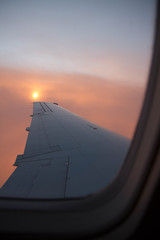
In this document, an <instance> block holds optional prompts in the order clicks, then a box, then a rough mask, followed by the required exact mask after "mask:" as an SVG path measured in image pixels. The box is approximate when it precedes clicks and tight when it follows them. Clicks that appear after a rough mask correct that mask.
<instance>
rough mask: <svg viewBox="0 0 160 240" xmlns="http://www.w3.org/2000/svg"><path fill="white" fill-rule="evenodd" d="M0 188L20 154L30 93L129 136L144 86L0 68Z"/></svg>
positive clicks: (131, 134)
mask: <svg viewBox="0 0 160 240" xmlns="http://www.w3.org/2000/svg"><path fill="white" fill-rule="evenodd" d="M0 79H1V82H0V107H1V138H0V148H1V149H0V159H1V168H0V176H1V177H0V186H1V185H2V184H3V183H4V182H5V181H6V179H7V178H8V176H9V175H10V174H11V173H12V172H13V171H14V169H15V167H13V166H12V165H13V163H14V161H15V159H16V156H17V154H22V153H23V151H24V147H25V142H26V139H27V134H28V133H27V132H25V128H26V127H27V126H29V125H30V121H31V118H30V117H29V114H32V101H33V99H32V94H33V92H34V91H37V92H38V93H39V99H38V100H39V101H48V102H58V103H59V105H60V106H62V107H64V108H67V109H68V110H70V111H72V112H74V113H77V114H78V115H80V116H82V117H84V118H86V119H88V120H90V121H92V122H94V123H97V124H99V125H101V126H103V127H105V128H108V129H111V130H113V131H115V132H118V133H120V134H122V135H124V136H126V137H128V138H131V137H132V136H133V132H134V129H135V126H136V122H137V119H138V116H139V112H140V108H141V104H142V100H143V94H144V88H142V87H140V86H127V85H122V84H117V85H116V84H113V83H111V82H110V81H107V80H105V79H101V78H98V77H94V76H93V77H92V76H87V75H81V74H65V73H50V72H47V71H46V72H38V71H37V72H31V71H28V72H27V71H19V70H11V69H5V68H0Z"/></svg>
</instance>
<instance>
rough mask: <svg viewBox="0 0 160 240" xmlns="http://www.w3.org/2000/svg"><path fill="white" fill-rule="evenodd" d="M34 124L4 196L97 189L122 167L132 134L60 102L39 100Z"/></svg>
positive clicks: (81, 192)
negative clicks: (106, 126)
mask: <svg viewBox="0 0 160 240" xmlns="http://www.w3.org/2000/svg"><path fill="white" fill-rule="evenodd" d="M31 116H32V122H31V126H30V127H29V128H27V130H28V131H29V135H28V139H27V142H26V146H25V150H24V154H23V155H18V156H17V159H16V162H15V164H14V165H15V166H17V168H16V170H15V171H14V172H13V174H12V175H11V176H10V177H9V179H8V180H7V181H6V183H5V184H4V185H3V187H2V188H1V189H0V196H3V197H20V198H45V199H48V198H54V199H57V198H72V197H82V196H85V195H88V194H92V193H94V192H96V191H98V190H100V189H102V188H104V187H105V186H106V185H107V184H108V183H110V182H111V181H112V180H113V178H114V177H115V176H116V174H117V172H118V171H119V169H120V167H121V165H122V163H123V161H124V158H125V156H126V153H127V151H128V147H129V143H130V142H129V140H128V139H127V138H125V137H122V136H120V135H118V134H115V133H113V132H111V131H109V130H106V129H104V128H102V127H99V126H97V125H95V124H93V123H91V122H89V121H87V120H85V119H83V118H81V117H79V116H77V115H75V114H73V113H71V112H69V111H67V110H65V109H63V108H62V107H60V106H58V105H57V104H56V103H47V102H34V103H33V115H31Z"/></svg>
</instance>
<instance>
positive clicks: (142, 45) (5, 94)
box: [0, 0, 155, 186]
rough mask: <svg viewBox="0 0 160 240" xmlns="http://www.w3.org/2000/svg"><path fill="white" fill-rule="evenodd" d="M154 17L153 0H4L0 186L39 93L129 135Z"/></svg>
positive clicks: (0, 8) (0, 16)
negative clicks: (34, 98)
mask: <svg viewBox="0 0 160 240" xmlns="http://www.w3.org/2000/svg"><path fill="white" fill-rule="evenodd" d="M154 20H155V2H154V1H150V0H132V1H131V0H121V1H118V0H114V1H113V0H33V1H32V0H28V1H26V0H14V1H11V0H1V1H0V109H1V120H0V121H1V138H0V148H1V149H0V161H1V163H0V164H1V165H0V166H1V167H0V186H1V185H2V184H3V183H4V181H6V179H7V178H8V176H9V175H10V174H11V173H12V172H13V171H14V169H15V167H13V166H12V165H13V163H14V161H15V159H16V156H17V154H22V153H23V150H24V147H25V142H26V139H27V132H25V128H26V127H27V126H29V125H30V121H31V119H30V118H29V115H30V114H31V113H32V101H33V97H32V95H33V93H34V92H37V93H38V94H39V97H38V99H37V100H38V101H50V102H58V103H59V105H61V106H62V107H64V108H67V109H68V110H70V111H73V112H75V113H77V114H79V115H80V116H82V117H84V118H87V119H88V120H90V121H93V122H94V123H97V124H99V125H101V126H103V127H105V128H108V129H110V130H113V131H115V132H117V133H120V134H122V135H124V136H126V137H128V138H132V136H133V133H134V129H135V126H136V123H137V119H138V116H139V112H140V109H141V105H142V101H143V96H144V92H145V87H146V82H147V76H148V71H149V65H150V60H151V53H152V45H153V33H154Z"/></svg>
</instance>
